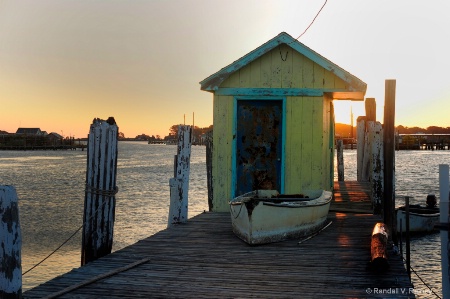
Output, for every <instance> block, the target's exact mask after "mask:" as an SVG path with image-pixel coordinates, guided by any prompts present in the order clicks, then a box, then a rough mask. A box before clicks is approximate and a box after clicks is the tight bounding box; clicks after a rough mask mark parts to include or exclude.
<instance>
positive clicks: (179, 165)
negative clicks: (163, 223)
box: [168, 125, 192, 227]
mask: <svg viewBox="0 0 450 299" xmlns="http://www.w3.org/2000/svg"><path fill="white" fill-rule="evenodd" d="M191 136H192V127H191V126H182V125H180V126H179V127H178V147H177V156H176V164H175V173H174V174H175V177H174V178H171V179H170V180H169V185H170V207H169V217H168V227H170V226H172V224H175V223H184V222H186V221H187V219H188V192H189V171H190V159H191V144H192V139H191Z"/></svg>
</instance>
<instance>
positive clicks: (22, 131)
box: [16, 128, 45, 136]
mask: <svg viewBox="0 0 450 299" xmlns="http://www.w3.org/2000/svg"><path fill="white" fill-rule="evenodd" d="M16 135H31V136H45V132H42V131H41V129H40V128H18V129H17V132H16Z"/></svg>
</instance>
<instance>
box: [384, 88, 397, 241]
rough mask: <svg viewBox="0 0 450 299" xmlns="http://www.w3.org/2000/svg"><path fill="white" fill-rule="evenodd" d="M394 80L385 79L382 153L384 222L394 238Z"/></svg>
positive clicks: (395, 232) (395, 229)
mask: <svg viewBox="0 0 450 299" xmlns="http://www.w3.org/2000/svg"><path fill="white" fill-rule="evenodd" d="M395 85H396V81H395V80H386V82H385V99H384V125H383V142H384V144H383V153H384V195H383V199H384V201H383V210H384V211H383V217H384V223H385V224H386V225H387V227H388V228H389V229H390V231H391V234H390V235H391V236H392V237H393V238H396V234H397V228H396V221H394V220H395V219H394V218H395V217H394V212H395V197H394V180H395V177H394V166H395V164H394V163H395Z"/></svg>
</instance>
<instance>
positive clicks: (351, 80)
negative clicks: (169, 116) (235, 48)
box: [200, 32, 367, 100]
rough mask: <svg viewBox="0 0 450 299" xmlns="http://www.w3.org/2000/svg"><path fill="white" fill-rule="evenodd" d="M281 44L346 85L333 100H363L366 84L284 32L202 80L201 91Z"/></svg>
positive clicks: (334, 94)
mask: <svg viewBox="0 0 450 299" xmlns="http://www.w3.org/2000/svg"><path fill="white" fill-rule="evenodd" d="M281 44H287V45H289V46H290V47H291V48H293V49H294V50H296V51H297V52H298V53H300V54H302V55H304V56H305V57H307V58H308V59H310V60H311V61H313V62H315V63H317V64H318V65H320V66H322V67H323V68H324V69H326V70H328V71H330V72H332V73H333V74H334V75H336V76H337V77H339V78H340V79H342V80H343V81H345V82H346V83H347V84H348V86H349V87H348V90H346V92H336V93H335V92H332V93H333V97H334V98H338V99H339V98H340V99H346V98H349V99H352V98H358V99H362V100H363V99H364V95H365V93H366V89H367V84H366V83H364V82H363V81H361V80H360V79H358V78H357V77H355V76H353V75H352V74H350V73H349V72H347V71H346V70H344V69H343V68H341V67H339V66H338V65H336V64H334V63H333V62H331V61H329V60H328V59H326V58H325V57H323V56H321V55H320V54H318V53H316V52H314V51H313V50H311V49H310V48H308V47H307V46H305V45H304V44H302V43H301V42H299V41H298V40H296V39H295V38H293V37H292V36H290V35H289V34H287V33H286V32H282V33H280V34H279V35H277V36H276V37H274V38H273V39H271V40H269V41H268V42H266V43H265V44H263V45H261V46H260V47H258V48H256V49H255V50H253V51H251V52H250V53H248V54H247V55H245V56H243V57H241V58H239V59H238V60H236V61H235V62H233V63H232V64H230V65H228V66H226V67H224V68H222V69H221V70H220V71H218V72H216V73H214V74H212V75H211V76H209V77H208V78H206V79H204V80H203V81H201V82H200V85H201V87H200V88H201V89H202V90H206V91H215V90H218V89H219V86H220V85H221V84H222V82H223V81H225V80H226V79H227V78H228V77H229V76H230V75H231V74H233V73H234V72H236V71H237V70H239V69H240V68H242V67H244V66H246V65H248V64H249V63H251V62H252V61H254V60H256V59H257V58H259V57H261V56H263V55H264V54H265V53H267V52H269V51H271V50H273V49H274V48H276V47H278V46H279V45H281Z"/></svg>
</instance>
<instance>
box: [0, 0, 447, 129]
mask: <svg viewBox="0 0 450 299" xmlns="http://www.w3.org/2000/svg"><path fill="white" fill-rule="evenodd" d="M323 3H324V1H322V0H292V1H287V0H286V1H283V0H273V1H272V0H227V1H223V0H220V1H219V0H146V1H145V0H127V1H125V0H121V1H118V0H108V1H106V0H102V1H97V0H89V1H88V0H76V1H75V0H39V1H36V0H0V130H4V131H8V132H15V131H16V130H17V128H18V127H39V128H41V129H42V130H45V131H47V132H49V133H50V132H57V133H59V134H62V135H64V136H74V137H86V136H87V134H88V132H89V126H90V124H91V122H92V119H93V118H95V117H99V118H103V119H106V118H108V117H109V116H114V117H115V119H116V121H117V124H118V126H119V129H120V131H121V132H123V133H124V134H125V136H126V137H134V136H136V135H139V134H142V133H144V134H148V135H161V136H162V137H163V136H165V135H168V132H169V128H170V126H171V125H173V124H179V123H183V122H184V115H186V123H187V124H192V113H195V125H196V126H200V127H207V126H209V125H211V124H212V121H213V120H212V118H213V114H212V94H211V93H209V92H205V91H201V90H200V85H199V82H200V81H201V80H203V79H205V78H206V77H208V76H209V75H211V74H213V73H215V72H216V71H218V70H220V69H221V68H222V67H224V66H227V65H228V64H230V63H232V62H233V61H235V60H237V59H238V58H240V57H242V56H243V55H245V54H247V53H248V52H250V51H252V50H254V49H255V48H257V47H259V46H260V45H261V44H263V43H265V42H266V41H268V40H269V39H271V38H273V37H275V36H276V35H278V34H279V33H280V32H283V31H284V32H287V33H288V34H290V35H292V36H293V37H294V38H296V37H297V36H299V35H300V34H301V33H302V32H303V31H304V30H305V29H306V28H307V27H308V25H309V24H310V23H311V21H312V20H313V18H314V16H315V15H316V13H317V12H318V11H319V9H320V8H321V7H322V5H323ZM449 12H450V1H448V0H433V1H416V0H396V1H392V0H389V1H387V0H376V1H374V0H373V1H369V0H367V1H361V0H329V1H328V2H327V4H326V5H325V7H324V8H323V10H322V12H321V14H320V15H319V16H318V17H317V19H316V21H315V22H314V24H313V25H312V26H311V28H310V29H309V30H308V31H307V32H306V34H305V35H303V36H302V37H301V38H300V39H299V41H300V42H302V43H304V44H305V45H306V46H308V47H310V48H311V49H313V50H314V51H316V52H318V53H319V54H321V55H322V56H324V57H326V58H328V59H329V60H331V61H332V62H334V63H336V64H337V65H339V66H341V67H342V68H343V69H345V70H347V71H349V72H350V73H351V74H353V75H355V76H357V77H358V78H360V79H361V80H362V81H364V82H366V83H367V85H368V89H367V93H366V97H374V98H376V102H377V106H378V109H377V110H378V111H377V113H378V114H377V118H378V120H379V121H381V122H382V121H383V105H384V84H385V80H386V79H396V80H397V94H396V125H404V126H409V127H411V126H419V127H428V126H432V125H435V126H442V127H449V126H450V109H449V108H450V104H449V101H450V75H449V70H450V58H449V55H450V18H449V17H448V13H449ZM350 109H352V110H353V113H354V116H355V117H354V118H355V119H356V117H357V116H358V115H363V114H364V104H363V102H352V103H351V102H339V103H336V121H337V122H341V123H350Z"/></svg>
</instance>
